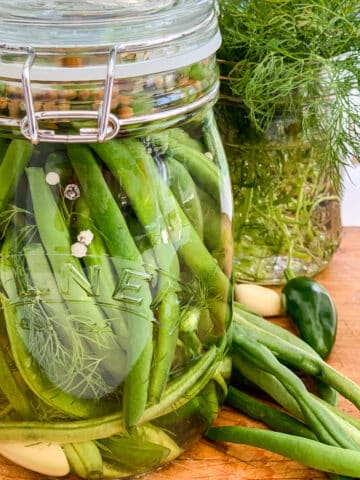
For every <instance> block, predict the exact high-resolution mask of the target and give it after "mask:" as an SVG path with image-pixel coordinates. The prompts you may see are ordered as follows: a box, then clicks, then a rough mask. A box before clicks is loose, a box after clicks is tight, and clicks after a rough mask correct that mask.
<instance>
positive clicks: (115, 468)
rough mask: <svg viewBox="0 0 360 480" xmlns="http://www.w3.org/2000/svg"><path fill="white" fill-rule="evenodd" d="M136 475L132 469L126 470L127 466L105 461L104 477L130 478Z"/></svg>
mask: <svg viewBox="0 0 360 480" xmlns="http://www.w3.org/2000/svg"><path fill="white" fill-rule="evenodd" d="M132 475H134V472H133V471H131V470H126V469H125V468H122V467H120V466H119V465H115V464H114V463H112V462H107V461H104V462H103V477H104V478H110V479H112V480H113V479H114V478H129V477H131V476H132Z"/></svg>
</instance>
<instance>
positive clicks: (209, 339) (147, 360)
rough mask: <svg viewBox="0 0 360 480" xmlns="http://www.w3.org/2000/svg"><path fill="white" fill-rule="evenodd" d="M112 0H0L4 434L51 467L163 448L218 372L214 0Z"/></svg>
mask: <svg viewBox="0 0 360 480" xmlns="http://www.w3.org/2000/svg"><path fill="white" fill-rule="evenodd" d="M123 3H124V2H106V3H103V4H101V5H97V4H95V3H94V2H81V3H80V4H79V3H78V4H76V6H74V5H73V4H71V5H69V9H67V8H65V6H64V4H62V5H59V4H58V3H57V4H56V5H53V4H51V5H50V4H49V5H48V6H47V7H46V8H45V7H44V5H42V6H41V5H39V4H38V3H34V4H31V3H30V4H29V3H26V4H25V2H24V3H22V2H17V11H21V12H22V16H21V17H17V16H16V15H14V5H12V6H11V7H12V8H11V9H10V6H4V5H2V7H1V9H2V10H1V9H0V11H1V15H0V18H1V20H0V31H1V35H0V38H1V40H0V45H1V46H0V83H1V88H0V93H1V111H0V156H1V163H0V179H3V180H2V181H1V182H0V228H1V256H0V282H1V306H2V308H1V311H0V313H1V315H2V317H3V331H2V335H1V339H0V362H1V369H0V372H1V373H0V402H1V407H2V410H1V411H2V416H1V426H2V428H1V429H0V430H1V431H2V432H3V433H2V434H1V433H0V453H2V454H3V455H5V456H7V457H8V458H9V459H11V460H12V461H14V462H15V463H18V464H19V465H21V466H23V467H25V468H28V469H30V470H34V471H35V472H39V473H43V474H45V475H47V476H49V477H59V476H62V475H66V474H67V473H69V472H71V473H73V474H75V475H77V476H78V477H81V478H90V477H91V478H130V477H134V476H137V475H139V474H142V473H145V472H148V471H151V470H153V469H156V468H159V467H161V466H162V465H164V464H166V463H168V462H170V461H171V460H172V459H174V458H176V457H177V456H178V455H179V454H180V453H181V452H183V451H184V449H185V448H186V447H187V446H189V445H190V444H191V443H192V442H194V441H195V440H196V439H198V438H199V437H200V436H201V435H202V433H203V432H204V431H205V430H206V429H207V428H208V426H209V425H210V424H211V423H212V422H213V420H214V418H215V416H216V414H217V411H218V409H219V408H220V405H221V403H222V402H223V400H224V397H225V395H226V382H227V381H228V376H229V359H228V354H227V352H228V330H229V327H230V321H231V314H230V313H231V298H232V295H231V293H232V290H231V270H232V250H231V221H232V218H231V217H232V198H231V190H230V186H229V185H230V183H229V174H228V169H227V164H226V160H225V156H224V152H223V150H222V145H221V142H220V141H219V135H218V131H217V127H216V125H215V123H214V118H213V114H212V107H213V104H214V102H215V99H216V97H217V91H218V70H217V66H216V60H215V51H216V49H217V48H218V46H219V43H220V38H219V32H218V25H217V18H216V14H215V9H214V5H213V2H211V1H200V2H193V1H189V0H184V1H180V2H176V3H174V2H169V1H167V2H158V3H157V6H156V7H154V6H153V5H151V4H150V3H151V2H141V4H140V2H132V6H131V7H129V6H128V7H127V8H125V9H124V8H123V7H124V5H123ZM140 6H141V9H140V10H139V8H140ZM50 7H51V11H50ZM120 7H121V8H120ZM139 12H141V15H139ZM50 17H51V21H50V20H49V18H50ZM179 18H181V19H182V22H181V23H180V22H179V21H178V19H179ZM14 24H16V26H17V28H14ZM75 45H76V46H75ZM209 212H211V219H210V220H211V221H210V220H209ZM1 435H2V436H1ZM14 442H15V443H14ZM30 444H31V448H32V450H31V452H32V455H31V459H32V461H30V459H29V455H28V456H26V455H24V452H25V451H26V448H30V447H29V445H30ZM50 447H51V449H52V450H50ZM49 459H52V460H53V461H50V462H49Z"/></svg>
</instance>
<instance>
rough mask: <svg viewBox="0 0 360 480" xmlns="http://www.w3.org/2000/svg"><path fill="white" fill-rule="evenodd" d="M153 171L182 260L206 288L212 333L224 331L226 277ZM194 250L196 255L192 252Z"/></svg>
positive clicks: (226, 292) (227, 296)
mask: <svg viewBox="0 0 360 480" xmlns="http://www.w3.org/2000/svg"><path fill="white" fill-rule="evenodd" d="M107 143H109V142H107ZM152 173H153V177H154V178H155V179H156V186H157V189H158V194H159V199H161V208H162V212H163V215H164V217H165V220H166V223H167V227H168V230H169V232H170V235H171V238H172V241H173V243H174V245H175V247H176V248H177V249H178V251H179V255H180V256H181V258H182V260H183V261H184V263H185V264H186V265H187V266H188V267H189V269H190V270H191V271H192V272H193V273H194V274H195V275H196V276H197V278H198V279H199V280H200V282H202V283H203V285H204V288H206V289H207V294H208V297H209V298H208V305H209V309H210V311H211V313H212V317H213V322H214V334H215V335H222V334H224V333H225V331H226V328H227V327H226V325H227V321H228V320H229V318H228V316H227V313H229V312H228V309H227V303H228V298H229V293H231V292H230V290H231V289H230V288H229V287H230V286H229V280H228V279H227V277H226V275H225V274H224V273H223V272H222V271H221V269H220V268H219V265H218V264H217V262H216V260H215V259H214V258H213V257H212V255H211V254H210V253H209V252H208V250H207V249H206V247H205V246H204V244H203V242H202V240H201V239H200V238H199V236H198V234H197V233H196V231H195V230H194V228H193V226H192V225H191V223H190V221H189V220H188V218H187V217H186V215H185V213H184V212H183V210H182V208H181V207H180V206H179V204H178V203H177V201H176V199H175V197H174V196H173V194H172V193H171V190H170V189H169V188H168V187H167V185H166V183H165V182H164V181H163V179H162V178H161V176H160V174H159V172H157V171H156V170H153V172H152ZM194 252H196V253H197V254H196V255H194Z"/></svg>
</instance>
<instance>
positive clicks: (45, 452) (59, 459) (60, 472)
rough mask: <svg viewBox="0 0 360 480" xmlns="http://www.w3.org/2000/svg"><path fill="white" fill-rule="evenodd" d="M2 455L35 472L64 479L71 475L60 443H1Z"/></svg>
mask: <svg viewBox="0 0 360 480" xmlns="http://www.w3.org/2000/svg"><path fill="white" fill-rule="evenodd" d="M0 454H1V455H3V456H4V457H6V458H8V459H9V460H11V461H12V462H14V463H16V464H17V465H20V466H21V467H24V468H27V469H28V470H32V471H34V472H38V473H42V474H43V475H50V476H52V477H63V476H65V475H68V473H70V466H69V462H68V460H67V458H66V455H65V452H64V450H63V449H62V448H61V446H60V445H59V444H58V443H45V442H39V443H31V441H29V442H22V441H16V440H11V441H10V440H9V441H0Z"/></svg>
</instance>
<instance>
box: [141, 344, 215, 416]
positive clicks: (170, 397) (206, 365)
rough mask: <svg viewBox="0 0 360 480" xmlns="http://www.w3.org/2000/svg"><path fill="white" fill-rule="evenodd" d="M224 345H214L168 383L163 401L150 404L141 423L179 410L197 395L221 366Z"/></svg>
mask: <svg viewBox="0 0 360 480" xmlns="http://www.w3.org/2000/svg"><path fill="white" fill-rule="evenodd" d="M223 349H224V345H222V346H221V347H220V348H219V349H218V348H217V347H215V346H212V347H211V348H210V349H209V350H208V351H207V352H206V353H204V354H203V355H202V357H201V358H200V359H199V360H198V361H197V362H196V363H195V364H194V366H192V367H191V368H189V369H188V370H187V371H186V372H182V374H181V375H180V376H179V377H178V378H175V379H174V380H172V381H171V382H169V383H168V385H167V388H166V390H165V392H164V395H163V397H162V399H161V401H160V402H159V403H158V404H155V405H150V406H149V407H148V408H147V409H146V410H145V411H144V414H143V416H142V417H141V423H146V422H149V421H151V420H152V419H154V418H157V417H159V416H162V415H166V414H167V413H169V412H171V411H174V410H177V409H178V408H180V407H181V406H183V405H184V404H185V403H187V402H188V401H190V400H191V399H192V398H194V397H196V396H197V395H198V394H199V393H200V392H201V390H202V389H203V388H204V387H205V386H206V385H207V383H208V382H209V381H210V380H211V379H212V377H213V375H214V374H215V372H216V370H217V368H218V366H219V358H220V356H221V355H222V354H223Z"/></svg>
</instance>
